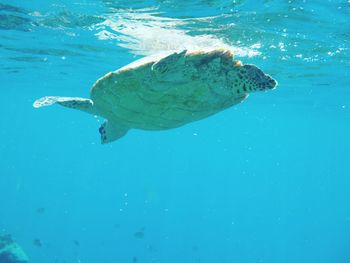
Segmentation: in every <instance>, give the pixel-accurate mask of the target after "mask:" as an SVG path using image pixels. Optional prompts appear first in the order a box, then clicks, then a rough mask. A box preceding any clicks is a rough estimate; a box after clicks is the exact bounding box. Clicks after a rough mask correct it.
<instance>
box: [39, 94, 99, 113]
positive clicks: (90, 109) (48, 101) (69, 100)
mask: <svg viewBox="0 0 350 263" xmlns="http://www.w3.org/2000/svg"><path fill="white" fill-rule="evenodd" d="M53 104H59V105H62V106H64V107H67V108H71V109H76V110H81V111H85V112H87V113H90V114H97V113H96V112H95V110H94V103H93V102H92V100H90V99H84V98H77V97H75V98H74V97H57V96H47V97H43V98H40V99H37V100H36V101H35V102H34V104H33V107H34V108H41V107H45V106H50V105H53Z"/></svg>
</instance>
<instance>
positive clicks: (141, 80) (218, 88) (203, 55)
mask: <svg viewBox="0 0 350 263" xmlns="http://www.w3.org/2000/svg"><path fill="white" fill-rule="evenodd" d="M276 85H277V82H276V81H275V80H274V79H272V78H271V77H270V76H269V75H266V74H264V73H263V72H262V71H261V70H260V69H259V68H258V67H256V66H254V65H243V64H242V62H241V61H239V60H233V54H232V53H231V52H230V51H228V50H222V49H215V50H211V51H187V50H184V51H181V52H174V53H170V54H169V53H168V54H166V55H164V54H162V55H156V56H149V57H145V58H143V59H140V60H137V61H135V62H133V63H131V64H129V65H126V66H125V67H122V68H120V69H118V70H116V71H114V72H110V73H108V74H106V75H105V76H104V77H102V78H100V79H98V80H97V81H96V82H95V84H94V85H93V87H92V89H91V93H90V97H91V99H85V98H76V97H56V96H47V97H43V98H41V99H38V100H36V101H35V102H34V105H33V106H34V107H36V108H39V107H42V106H48V105H52V104H56V103H57V104H60V105H62V106H65V107H68V108H73V109H77V110H81V111H85V112H87V113H90V114H93V115H98V116H101V117H103V118H105V119H106V121H105V122H104V123H103V124H102V125H101V127H100V128H99V132H100V134H101V143H109V142H112V141H114V140H117V139H119V138H121V137H122V136H124V135H125V134H126V133H127V131H128V130H129V129H132V128H134V129H142V130H165V129H171V128H176V127H179V126H182V125H184V124H186V123H189V122H193V121H196V120H200V119H203V118H206V117H208V116H210V115H213V114H215V113H217V112H220V111H222V110H224V109H226V108H229V107H231V106H232V105H235V104H237V103H240V102H242V101H243V100H244V99H246V98H247V97H248V94H249V93H250V92H254V91H265V90H270V89H273V88H275V87H276Z"/></svg>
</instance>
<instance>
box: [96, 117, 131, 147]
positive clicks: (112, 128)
mask: <svg viewBox="0 0 350 263" xmlns="http://www.w3.org/2000/svg"><path fill="white" fill-rule="evenodd" d="M128 130H129V127H126V126H125V125H122V124H118V123H115V122H110V121H105V122H104V123H103V124H102V125H101V127H100V128H99V129H98V131H99V132H100V134H101V143H102V144H106V143H110V142H113V141H115V140H118V139H119V138H121V137H123V136H124V135H125V134H126V133H127V132H128Z"/></svg>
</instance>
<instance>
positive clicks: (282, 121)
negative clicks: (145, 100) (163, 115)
mask: <svg viewBox="0 0 350 263" xmlns="http://www.w3.org/2000/svg"><path fill="white" fill-rule="evenodd" d="M208 46H215V47H223V48H231V49H232V50H233V51H234V52H235V54H236V56H237V58H238V59H240V60H242V61H243V62H244V63H251V64H256V65H257V66H259V67H260V68H262V69H263V70H264V72H266V73H268V74H270V75H271V76H273V77H274V78H275V79H276V80H278V82H279V86H278V88H277V89H275V90H272V91H269V92H265V93H264V92H261V93H254V94H251V95H250V97H249V98H248V99H247V100H246V101H244V102H243V103H242V104H239V105H237V106H235V107H233V108H230V109H228V110H225V111H223V112H221V113H219V114H217V115H215V116H212V117H209V118H207V119H204V120H202V121H198V122H194V123H191V124H188V125H186V126H183V127H181V128H177V129H173V130H168V131H159V132H147V131H140V130H132V131H130V132H129V133H128V134H127V135H126V136H125V137H124V138H122V139H121V140H119V141H117V142H114V143H111V144H107V145H101V144H100V137H99V133H98V128H99V126H100V125H101V122H102V119H100V118H96V117H95V118H94V117H93V116H92V115H88V114H86V113H83V112H79V111H73V110H70V109H66V108H62V107H59V106H52V107H47V108H42V109H35V108H33V107H32V104H33V102H34V100H35V99H37V98H39V97H42V96H46V95H60V96H78V97H89V90H90V87H91V86H92V84H93V83H94V82H95V80H96V79H98V78H100V77H101V76H103V75H104V74H106V73H107V72H109V71H113V70H116V69H118V68H119V67H121V66H124V65H126V64H127V63H129V62H132V61H134V60H136V59H138V58H141V57H144V56H146V55H150V54H155V53H157V52H158V51H166V50H171V49H185V48H191V47H194V48H205V47H208ZM349 136H350V2H349V1H346V0H318V1H316V0H314V1H311V0H290V1H282V0H280V1H272V0H256V1H253V0H246V1H245V0H236V1H232V0H231V1H228V0H227V1H226V0H222V1H216V0H196V1H190V0H188V1H176V0H148V1H139V0H128V1H126V0H121V1H117V0H95V1H93V0H77V1H68V0H61V1H59V0H35V1H34V0H33V1H25V0H1V4H0V138H1V139H0V141H1V143H0V235H5V234H10V235H11V236H12V238H13V239H14V240H16V242H17V243H18V244H19V245H20V246H21V247H22V248H23V250H24V251H25V253H26V254H27V256H28V257H29V262H33V263H34V262H35V263H102V262H103V263H128V262H130V263H146V262H149V263H151V262H154V263H179V262H181V263H192V262H193V263H349V262H350V252H349V251H350V204H349V201H350V139H349ZM1 263H2V262H1Z"/></svg>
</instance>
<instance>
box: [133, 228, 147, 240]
mask: <svg viewBox="0 0 350 263" xmlns="http://www.w3.org/2000/svg"><path fill="white" fill-rule="evenodd" d="M144 236H145V228H144V227H143V228H141V229H140V230H139V231H137V232H135V234H134V237H136V238H140V239H141V238H143V237H144Z"/></svg>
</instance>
